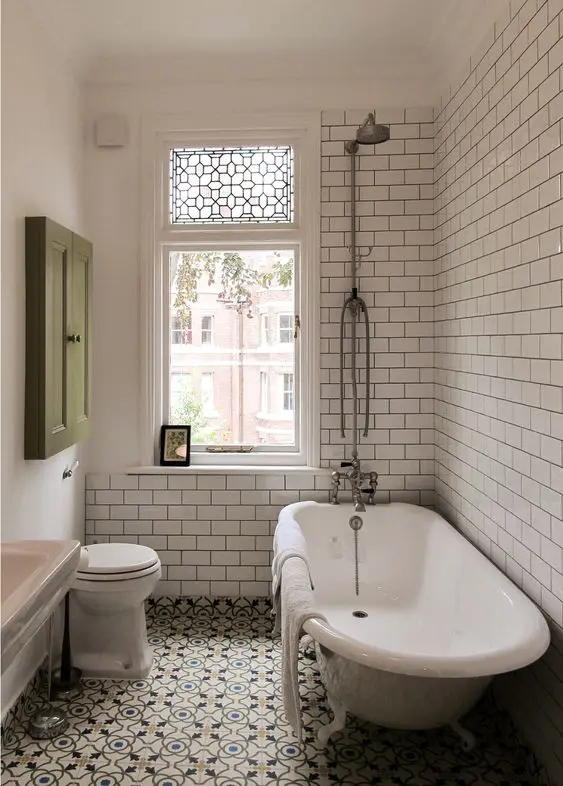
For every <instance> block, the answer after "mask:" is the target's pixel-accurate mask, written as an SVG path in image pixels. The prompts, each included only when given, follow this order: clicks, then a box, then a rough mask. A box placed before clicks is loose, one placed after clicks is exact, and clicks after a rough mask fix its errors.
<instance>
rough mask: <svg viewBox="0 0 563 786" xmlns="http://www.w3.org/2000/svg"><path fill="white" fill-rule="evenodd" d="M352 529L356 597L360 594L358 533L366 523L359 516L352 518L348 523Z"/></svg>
mask: <svg viewBox="0 0 563 786" xmlns="http://www.w3.org/2000/svg"><path fill="white" fill-rule="evenodd" d="M348 523H349V524H350V527H351V528H352V529H353V530H354V581H355V585H356V595H359V594H360V560H359V556H358V545H359V541H358V532H359V531H360V530H361V528H362V527H363V525H364V522H363V521H362V519H361V518H360V517H359V516H352V518H351V519H350V521H349V522H348Z"/></svg>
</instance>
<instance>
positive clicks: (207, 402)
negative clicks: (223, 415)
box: [201, 371, 215, 415]
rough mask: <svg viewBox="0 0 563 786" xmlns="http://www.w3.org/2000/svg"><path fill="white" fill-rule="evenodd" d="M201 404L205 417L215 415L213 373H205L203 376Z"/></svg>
mask: <svg viewBox="0 0 563 786" xmlns="http://www.w3.org/2000/svg"><path fill="white" fill-rule="evenodd" d="M201 403H202V405H203V413H204V415H213V414H214V413H215V405H214V403H213V372H212V371H204V372H203V373H202V375H201Z"/></svg>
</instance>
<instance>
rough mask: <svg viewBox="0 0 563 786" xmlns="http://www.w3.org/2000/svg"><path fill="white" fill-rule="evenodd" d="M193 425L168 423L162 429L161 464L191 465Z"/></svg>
mask: <svg viewBox="0 0 563 786" xmlns="http://www.w3.org/2000/svg"><path fill="white" fill-rule="evenodd" d="M191 431H192V429H191V426H173V425H166V426H162V427H161V429H160V466H161V467H189V466H190V447H191Z"/></svg>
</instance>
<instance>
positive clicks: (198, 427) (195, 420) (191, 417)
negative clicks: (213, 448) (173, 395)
mask: <svg viewBox="0 0 563 786" xmlns="http://www.w3.org/2000/svg"><path fill="white" fill-rule="evenodd" d="M170 416H171V418H172V422H173V423H178V424H181V425H186V426H191V427H192V435H191V436H192V443H194V444H195V445H216V444H218V443H219V441H220V438H219V433H218V432H217V431H216V430H215V429H213V428H211V426H209V424H208V422H207V418H206V417H205V415H204V413H203V403H202V401H201V399H199V398H198V397H197V396H196V395H195V393H193V392H192V391H191V390H184V391H182V393H181V394H180V395H179V397H178V401H177V402H176V404H175V405H172V407H171V411H170Z"/></svg>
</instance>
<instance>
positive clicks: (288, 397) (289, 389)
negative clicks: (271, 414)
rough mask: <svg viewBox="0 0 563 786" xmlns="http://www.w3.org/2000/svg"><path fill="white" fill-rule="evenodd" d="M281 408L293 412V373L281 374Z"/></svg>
mask: <svg viewBox="0 0 563 786" xmlns="http://www.w3.org/2000/svg"><path fill="white" fill-rule="evenodd" d="M283 410H284V412H293V374H284V375H283Z"/></svg>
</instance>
